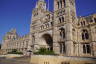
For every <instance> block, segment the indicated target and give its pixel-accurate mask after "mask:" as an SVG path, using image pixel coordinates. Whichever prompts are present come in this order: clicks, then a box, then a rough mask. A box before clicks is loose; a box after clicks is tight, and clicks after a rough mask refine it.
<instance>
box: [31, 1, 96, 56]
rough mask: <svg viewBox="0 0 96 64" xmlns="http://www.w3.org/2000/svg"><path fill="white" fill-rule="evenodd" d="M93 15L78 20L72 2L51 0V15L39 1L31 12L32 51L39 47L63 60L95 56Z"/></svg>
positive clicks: (73, 2) (95, 22)
mask: <svg viewBox="0 0 96 64" xmlns="http://www.w3.org/2000/svg"><path fill="white" fill-rule="evenodd" d="M95 37H96V14H93V15H90V16H86V17H77V16H76V8H75V0H54V12H50V11H48V10H47V9H46V2H45V1H44V0H39V1H38V2H37V3H36V8H35V9H34V10H33V11H32V22H31V25H30V46H32V47H31V50H32V51H33V52H34V51H37V50H38V49H39V48H41V47H45V48H47V49H48V50H53V51H55V53H56V54H62V55H64V56H87V57H93V56H96V39H95Z"/></svg>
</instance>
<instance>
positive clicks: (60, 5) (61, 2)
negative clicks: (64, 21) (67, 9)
mask: <svg viewBox="0 0 96 64" xmlns="http://www.w3.org/2000/svg"><path fill="white" fill-rule="evenodd" d="M60 7H61V8H62V0H60Z"/></svg>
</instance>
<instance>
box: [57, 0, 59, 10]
mask: <svg viewBox="0 0 96 64" xmlns="http://www.w3.org/2000/svg"><path fill="white" fill-rule="evenodd" d="M57 5H58V9H59V1H58V2H57Z"/></svg>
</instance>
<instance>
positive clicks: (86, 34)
mask: <svg viewBox="0 0 96 64" xmlns="http://www.w3.org/2000/svg"><path fill="white" fill-rule="evenodd" d="M88 39H89V34H88V31H87V30H85V29H84V30H83V32H82V40H88Z"/></svg>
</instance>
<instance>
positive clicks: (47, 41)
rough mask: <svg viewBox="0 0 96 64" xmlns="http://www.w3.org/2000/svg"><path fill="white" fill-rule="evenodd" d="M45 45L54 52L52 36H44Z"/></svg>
mask: <svg viewBox="0 0 96 64" xmlns="http://www.w3.org/2000/svg"><path fill="white" fill-rule="evenodd" d="M42 39H43V43H45V44H46V45H45V47H46V48H47V49H48V50H53V38H52V37H51V35H50V34H44V35H42Z"/></svg>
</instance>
